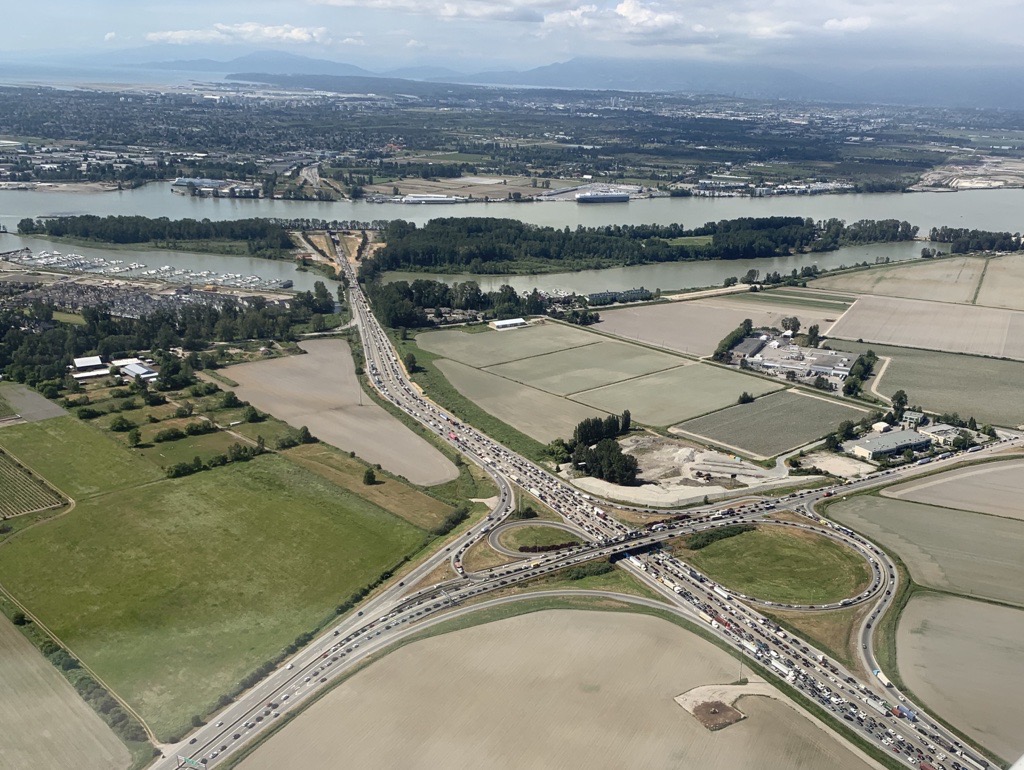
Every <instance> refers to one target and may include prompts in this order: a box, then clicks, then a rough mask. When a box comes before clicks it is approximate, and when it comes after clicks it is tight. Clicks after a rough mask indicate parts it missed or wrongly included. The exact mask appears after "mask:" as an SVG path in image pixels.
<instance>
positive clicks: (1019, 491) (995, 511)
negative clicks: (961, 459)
mask: <svg viewBox="0 0 1024 770" xmlns="http://www.w3.org/2000/svg"><path fill="white" fill-rule="evenodd" d="M882 494H883V495H885V496H886V497H894V498H896V499H898V500H911V501H913V502H915V503H925V504H927V505H939V506H942V507H943V508H958V509H960V510H963V511H974V512H976V513H989V514H992V515H993V516H1005V517H1007V518H1010V519H1020V520H1024V507H1022V506H1021V498H1024V460H1016V461H1009V462H1005V463H986V464H985V465H982V466H979V467H975V468H961V469H960V470H955V471H950V472H948V473H941V474H939V475H938V476H931V477H929V478H927V479H922V480H921V481H908V482H906V483H904V484H899V485H897V486H895V487H890V488H889V489H887V490H885V492H883V493H882ZM1022 558H1024V554H1022Z"/></svg>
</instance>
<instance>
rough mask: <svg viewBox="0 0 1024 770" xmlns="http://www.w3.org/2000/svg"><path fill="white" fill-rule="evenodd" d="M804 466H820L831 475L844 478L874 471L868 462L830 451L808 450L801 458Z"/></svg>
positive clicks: (873, 467)
mask: <svg viewBox="0 0 1024 770" xmlns="http://www.w3.org/2000/svg"><path fill="white" fill-rule="evenodd" d="M803 464H804V466H806V467H810V466H812V465H813V466H814V467H815V468H821V469H822V470H823V471H825V472H826V473H831V474H832V475H833V476H841V477H843V478H844V479H852V478H856V477H858V476H866V475H868V474H869V473H874V471H875V466H874V465H871V464H869V463H865V462H861V461H860V460H854V459H853V458H852V457H846V456H844V455H837V454H833V453H832V452H810V453H808V454H807V456H806V457H804V458H803Z"/></svg>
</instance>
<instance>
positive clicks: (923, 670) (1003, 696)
mask: <svg viewBox="0 0 1024 770" xmlns="http://www.w3.org/2000/svg"><path fill="white" fill-rule="evenodd" d="M896 649H897V663H898V665H899V670H900V676H902V677H903V679H904V681H905V682H906V683H907V685H908V686H909V687H910V689H911V690H912V691H913V692H914V693H915V694H916V695H917V696H918V697H919V698H920V699H921V700H922V701H923V702H924V703H925V704H927V706H928V707H929V708H931V709H934V710H935V713H936V714H938V715H939V716H941V717H943V718H945V719H946V720H947V721H949V722H952V723H953V724H955V725H958V726H960V727H961V728H962V729H963V730H964V732H966V733H967V734H968V735H970V736H971V737H972V738H974V739H975V740H977V741H978V742H979V743H980V744H981V745H982V746H984V747H986V748H988V749H990V750H991V751H994V752H995V753H996V754H998V755H999V756H1001V757H1002V758H1003V759H1005V760H1008V761H1010V762H1013V761H1014V760H1016V759H1017V758H1018V757H1019V756H1020V755H1021V754H1022V753H1024V731H1022V730H1021V723H1020V714H1021V711H1020V682H1021V660H1022V658H1024V611H1021V610H1014V609H1010V608H1008V607H998V606H995V605H992V604H988V603H986V602H977V601H971V600H970V599H961V598H958V597H954V596H935V595H927V594H926V595H918V596H914V597H913V598H912V599H911V600H910V603H909V604H908V605H907V607H906V609H905V610H904V611H903V616H902V617H901V618H900V624H899V629H898V631H897V634H896ZM965 661H969V662H970V664H969V665H964V662H965Z"/></svg>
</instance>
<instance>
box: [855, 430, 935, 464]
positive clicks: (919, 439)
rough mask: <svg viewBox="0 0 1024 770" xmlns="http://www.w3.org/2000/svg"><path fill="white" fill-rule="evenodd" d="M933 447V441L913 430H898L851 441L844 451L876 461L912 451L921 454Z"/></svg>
mask: <svg viewBox="0 0 1024 770" xmlns="http://www.w3.org/2000/svg"><path fill="white" fill-rule="evenodd" d="M931 445H932V440H931V439H930V438H928V437H927V436H922V435H921V434H920V433H918V432H917V431H913V430H896V431H890V432H889V433H872V434H869V435H867V436H865V437H864V438H860V439H857V440H855V441H849V442H847V443H846V444H844V445H843V449H844V450H845V451H847V452H849V453H850V454H852V455H855V456H856V457H862V458H863V459H865V460H875V459H877V458H879V457H883V456H886V457H887V456H891V455H898V454H901V453H903V452H906V451H907V450H908V449H911V450H913V451H915V452H920V451H922V450H924V449H927V448H928V447H930V446H931Z"/></svg>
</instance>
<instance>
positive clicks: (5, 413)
mask: <svg viewBox="0 0 1024 770" xmlns="http://www.w3.org/2000/svg"><path fill="white" fill-rule="evenodd" d="M12 414H14V409H13V408H12V407H11V405H10V403H8V401H7V399H6V398H4V395H3V393H0V418H2V417H10V416H11V415H12Z"/></svg>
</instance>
